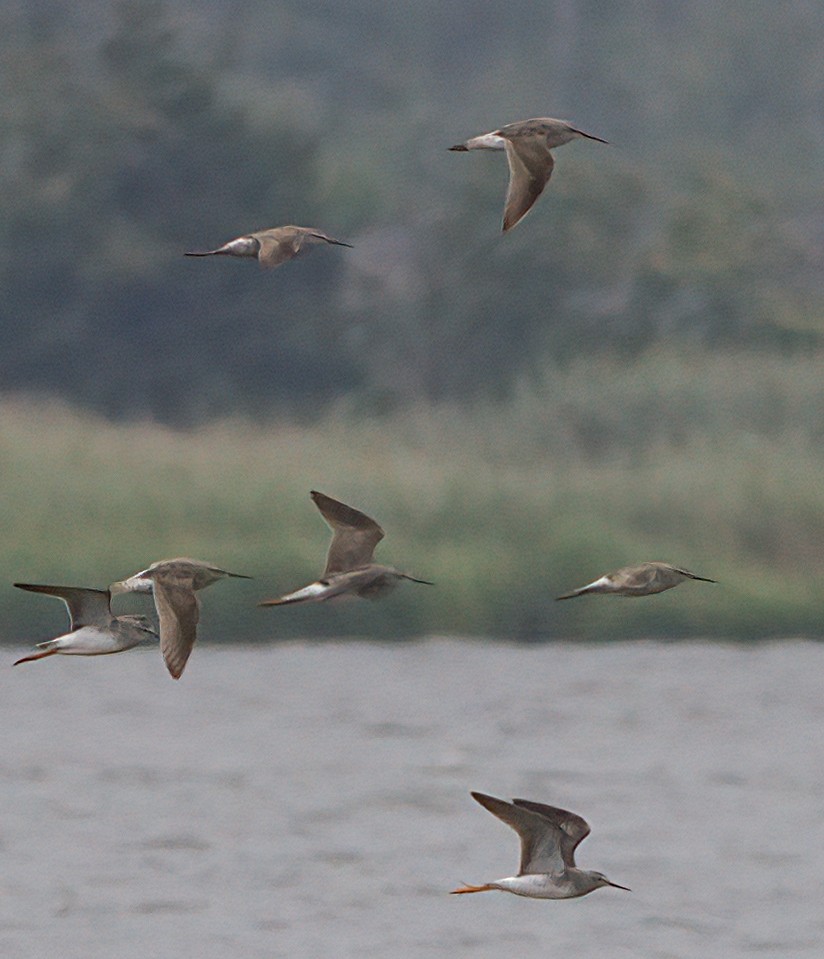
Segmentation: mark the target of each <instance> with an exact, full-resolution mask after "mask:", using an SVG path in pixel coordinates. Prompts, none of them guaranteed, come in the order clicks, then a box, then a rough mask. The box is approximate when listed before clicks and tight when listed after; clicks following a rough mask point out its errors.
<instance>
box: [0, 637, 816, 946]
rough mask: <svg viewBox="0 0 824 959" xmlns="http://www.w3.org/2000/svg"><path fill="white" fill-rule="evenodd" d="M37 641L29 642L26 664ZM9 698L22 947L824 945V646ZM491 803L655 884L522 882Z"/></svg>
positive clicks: (82, 675)
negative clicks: (560, 826) (523, 889)
mask: <svg viewBox="0 0 824 959" xmlns="http://www.w3.org/2000/svg"><path fill="white" fill-rule="evenodd" d="M16 652H17V650H11V649H8V648H6V649H5V652H4V655H5V657H6V659H7V661H8V662H9V663H11V662H12V661H13V659H14V658H15V655H14V654H15V653H16ZM0 675H2V679H0V722H1V723H2V727H1V728H2V740H1V742H2V746H0V955H2V956H3V957H11V959H40V957H43V959H46V957H48V959H104V957H105V959H155V957H159V959H178V957H180V959H183V957H191V959H265V957H281V956H282V957H290V959H294V957H305V959H321V957H323V959H336V957H342V959H349V957H352V959H355V957H357V959H368V957H376V959H377V957H381V959H419V957H421V959H423V957H439V956H443V957H449V959H470V957H471V959H493V957H494V959H501V957H510V956H522V957H526V956H536V957H552V956H564V957H570V956H572V957H578V959H587V957H593V959H596V957H597V959H603V957H609V959H622V957H645V959H674V957H696V959H698V957H700V959H714V957H719V959H721V957H723V959H735V957H740V956H758V957H764V959H773V957H774V959H788V957H813V956H815V957H820V956H822V955H824V646H822V645H818V644H815V643H810V642H794V641H787V642H782V643H773V644H769V645H757V646H723V645H710V644H702V643H679V644H671V645H662V644H655V643H634V644H613V645H572V644H553V645H546V646H530V647H519V646H514V645H507V644H497V643H493V642H490V641H480V640H479V641H465V642H459V641H455V640H443V641H441V640H429V641H425V642H418V643H408V644H403V645H397V646H390V645H374V644H365V643H347V644H343V643H341V644H323V645H321V644H299V643H294V644H286V645H278V646H268V647H266V646H258V647H254V648H252V647H232V648H228V647H223V648H221V647H220V646H199V647H197V648H196V649H195V652H194V654H193V656H192V659H191V660H190V663H189V666H188V667H187V670H186V673H185V674H184V676H183V678H182V680H181V681H180V682H179V683H175V682H173V681H172V680H171V679H170V678H169V676H168V675H167V674H166V671H165V669H164V668H163V664H162V662H161V660H160V656H159V653H158V652H157V650H156V649H147V650H136V651H132V652H129V653H124V654H122V655H118V656H111V657H102V658H98V659H70V658H68V657H60V658H58V657H54V658H52V659H50V660H44V661H42V662H37V663H31V664H25V665H23V666H20V667H18V668H16V669H14V670H12V669H11V668H8V669H6V670H5V671H3V672H2V674H0ZM470 789H478V790H482V791H484V792H490V793H493V794H497V795H500V796H504V797H510V796H521V797H526V798H530V799H537V800H540V801H545V802H550V803H553V804H556V805H561V806H565V807H567V808H569V809H572V810H574V811H576V812H579V813H581V814H582V815H584V816H585V817H586V818H587V819H588V820H589V822H590V824H591V825H592V830H593V831H592V835H591V836H590V837H589V838H588V839H587V840H586V841H585V842H584V843H583V844H582V846H581V847H580V848H579V850H578V861H579V864H580V865H582V866H583V867H585V868H591V869H599V870H601V871H603V872H605V873H606V874H607V875H608V876H609V877H610V878H611V879H613V880H614V881H615V882H618V883H621V884H622V885H627V886H630V887H632V890H633V891H632V892H631V893H628V892H621V891H619V890H615V889H602V890H598V891H596V892H595V893H593V894H592V895H590V896H588V897H586V898H583V899H577V900H572V901H567V902H542V901H533V900H527V899H520V898H517V897H515V896H511V895H506V894H503V893H484V894H479V895H475V896H449V895H447V893H448V891H449V890H450V889H451V888H454V887H455V886H457V885H459V884H460V883H461V882H462V881H467V882H471V883H475V882H482V881H486V880H491V879H494V878H498V877H499V876H502V875H509V874H511V873H512V871H513V870H514V869H515V867H516V866H517V861H518V849H517V838H516V836H515V834H514V833H513V832H512V831H511V830H509V829H508V828H507V827H506V826H504V825H503V824H502V823H500V822H499V821H497V820H496V819H495V818H494V817H492V816H490V815H489V813H487V812H486V811H485V810H483V809H482V808H481V807H480V806H478V805H477V804H476V803H474V802H473V801H472V799H471V798H470V796H469V790H470Z"/></svg>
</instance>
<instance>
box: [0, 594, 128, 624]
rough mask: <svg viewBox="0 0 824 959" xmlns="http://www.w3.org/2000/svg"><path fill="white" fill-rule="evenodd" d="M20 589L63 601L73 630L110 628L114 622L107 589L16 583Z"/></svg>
mask: <svg viewBox="0 0 824 959" xmlns="http://www.w3.org/2000/svg"><path fill="white" fill-rule="evenodd" d="M14 585H15V586H16V587H17V588H18V589H25V590H28V591H29V592H30V593H45V594H46V595H47V596H56V597H57V598H58V599H62V600H63V602H64V603H65V604H66V608H67V609H68V611H69V620H70V622H71V628H72V629H73V630H74V629H78V628H79V627H80V626H108V625H109V624H110V623H111V621H112V611H111V608H110V606H109V601H110V597H109V591H108V590H107V589H85V588H84V587H81V586H39V585H35V584H33V583H15V584H14Z"/></svg>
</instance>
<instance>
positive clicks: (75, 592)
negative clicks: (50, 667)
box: [14, 583, 157, 666]
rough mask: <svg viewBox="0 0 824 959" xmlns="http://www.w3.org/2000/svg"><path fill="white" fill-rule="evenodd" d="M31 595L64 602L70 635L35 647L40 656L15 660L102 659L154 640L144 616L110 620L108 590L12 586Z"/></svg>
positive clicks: (28, 585) (118, 617)
mask: <svg viewBox="0 0 824 959" xmlns="http://www.w3.org/2000/svg"><path fill="white" fill-rule="evenodd" d="M14 585H15V586H16V587H17V588H18V589H26V590H28V591H29V592H30V593H45V594H46V595H47V596H56V597H57V598H58V599H61V600H63V602H64V603H65V604H66V609H68V611H69V626H70V629H69V632H68V633H65V634H64V635H63V636H58V637H57V638H56V639H50V640H48V641H47V642H45V643H38V644H37V649H39V650H40V652H39V653H33V654H32V655H31V656H24V657H23V658H22V659H18V660H17V662H16V663H15V664H14V665H15V666H17V665H19V664H20V663H30V662H32V661H33V660H35V659H44V658H45V657H46V656H54V655H55V654H57V653H62V654H63V655H64V656H104V655H106V654H107V653H122V652H123V650H124V649H131V648H132V647H133V646H137V645H138V644H139V643H141V642H143V641H144V640H147V639H150V638H153V639H157V633H156V632H155V630H154V628H153V626H152V623H151V622H150V621H149V619H147V618H146V617H145V616H112V610H111V594H110V592H109V590H107V589H85V588H84V587H81V586H40V585H37V584H34V583H15V584H14Z"/></svg>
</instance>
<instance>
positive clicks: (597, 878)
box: [452, 792, 630, 899]
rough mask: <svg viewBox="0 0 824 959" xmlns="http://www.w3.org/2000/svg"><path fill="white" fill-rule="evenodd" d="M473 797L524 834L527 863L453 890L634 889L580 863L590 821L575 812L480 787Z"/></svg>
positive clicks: (555, 892)
mask: <svg viewBox="0 0 824 959" xmlns="http://www.w3.org/2000/svg"><path fill="white" fill-rule="evenodd" d="M472 798H473V799H475V800H476V801H477V802H479V803H480V804H481V805H482V806H483V807H484V808H485V809H488V810H489V811H490V812H491V813H492V814H493V815H495V816H497V817H498V819H500V820H501V821H502V822H505V823H506V824H507V826H511V827H512V828H513V829H514V830H515V832H516V833H518V835H519V836H520V837H521V865H520V869H519V871H518V875H517V876H508V877H506V878H505V879H496V880H495V882H487V883H484V884H483V885H482V886H470V885H467V884H464V885H463V886H461V888H460V889H453V890H452V892H453V893H457V894H461V893H466V892H489V891H491V890H493V889H500V890H501V891H502V892H512V893H515V895H516V896H528V897H529V898H531V899H575V898H576V897H577V896H586V895H587V893H590V892H592V891H593V890H595V889H599V888H600V887H601V886H613V887H614V888H615V889H624V890H626V891H627V892H630V890H629V889H628V888H627V886H619V885H618V883H617V882H610V881H609V879H607V877H606V876H605V875H604V874H603V873H602V872H592V871H590V870H587V869H578V868H577V867H576V865H575V849H576V848H577V846H578V844H579V843H580V842H581V840H582V839H586V837H587V836H588V835H589V824H588V823H587V822H586V821H585V820H584V819H582V818H581V817H580V816H576V815H575V813H574V812H567V811H566V810H565V809H556V807H555V806H545V805H544V804H543V803H539V802H530V801H529V800H528V799H513V800H512V802H511V803H510V802H506V801H505V800H503V799H496V798H495V797H494V796H485V795H484V794H483V793H476V792H473V793H472Z"/></svg>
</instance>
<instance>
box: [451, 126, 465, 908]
mask: <svg viewBox="0 0 824 959" xmlns="http://www.w3.org/2000/svg"><path fill="white" fill-rule="evenodd" d="M449 149H450V150H455V151H456V152H457V153H468V152H469V147H468V146H467V145H466V144H465V143H456V144H455V146H454V147H450V148H449ZM458 892H468V890H466V889H459V890H458Z"/></svg>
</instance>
